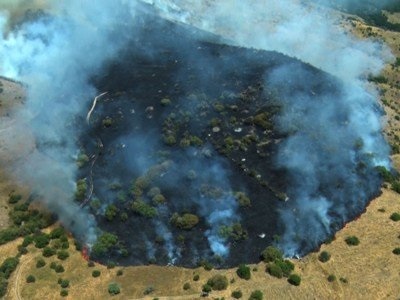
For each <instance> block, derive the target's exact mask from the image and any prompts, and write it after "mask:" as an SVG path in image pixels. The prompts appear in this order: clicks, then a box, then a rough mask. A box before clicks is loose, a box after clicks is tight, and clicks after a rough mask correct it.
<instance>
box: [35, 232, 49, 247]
mask: <svg viewBox="0 0 400 300" xmlns="http://www.w3.org/2000/svg"><path fill="white" fill-rule="evenodd" d="M49 242H50V238H49V236H48V235H47V234H44V233H43V234H40V235H37V236H35V237H34V243H35V247H36V248H39V249H42V248H44V247H46V246H47V245H48V244H49Z"/></svg>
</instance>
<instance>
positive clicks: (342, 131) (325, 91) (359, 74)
mask: <svg viewBox="0 0 400 300" xmlns="http://www.w3.org/2000/svg"><path fill="white" fill-rule="evenodd" d="M169 2H170V3H173V5H172V4H171V6H170V7H171V8H170V9H165V7H161V8H160V9H161V11H163V13H164V14H165V15H167V16H168V17H170V18H173V19H175V20H178V21H181V22H187V23H190V24H194V25H196V26H198V27H200V28H202V29H204V30H207V31H211V32H213V33H216V34H219V35H222V36H224V37H225V38H228V39H229V40H230V42H231V43H232V44H234V45H240V46H244V47H254V48H257V49H264V50H275V51H278V52H282V53H284V54H287V55H289V56H292V57H296V58H298V59H300V60H301V61H303V62H306V63H309V64H311V65H313V66H315V67H317V68H320V69H322V70H324V71H326V72H327V73H330V74H332V75H334V76H336V77H337V78H338V81H336V83H334V84H333V86H330V87H327V86H326V85H324V83H323V79H321V78H316V76H315V75H313V72H312V71H311V70H308V69H306V68H305V67H304V66H302V65H300V64H294V65H288V66H285V67H279V68H278V69H276V70H274V71H273V72H271V73H269V74H266V75H265V77H266V85H267V86H268V87H269V88H273V89H277V90H279V92H280V95H281V97H282V98H281V99H280V101H281V102H280V104H281V105H282V112H281V115H280V116H279V117H278V118H277V119H276V125H277V126H278V128H279V130H280V131H281V132H282V133H286V134H287V135H288V136H289V137H288V138H287V139H286V140H285V141H284V142H283V143H282V144H281V145H280V147H279V154H278V155H277V162H276V164H277V166H280V167H282V168H284V169H285V170H286V171H287V172H288V173H289V178H290V179H289V188H288V190H287V193H288V195H289V201H288V202H287V203H285V205H284V207H283V208H282V210H281V218H282V221H283V223H284V224H285V233H284V235H283V237H282V239H281V242H280V246H281V247H282V248H283V249H284V251H285V254H286V255H289V256H293V255H301V254H304V251H309V250H312V249H313V248H315V247H317V246H318V245H319V244H320V243H321V242H323V241H324V240H325V239H326V238H327V237H328V236H329V235H331V234H332V233H333V232H334V231H335V230H337V229H338V228H340V226H342V225H343V223H344V222H346V221H348V220H349V219H350V218H352V217H354V216H355V215H356V214H358V213H360V212H361V211H362V210H363V208H364V207H365V205H366V203H367V201H368V200H369V199H370V198H371V197H372V196H373V193H374V191H376V190H377V189H378V188H379V179H378V177H377V176H376V174H375V173H374V172H373V168H374V167H375V166H379V165H382V166H385V167H389V166H390V160H389V148H388V145H387V143H386V142H385V140H384V138H383V136H382V133H381V131H382V127H381V126H382V125H381V124H382V122H381V117H382V110H381V109H380V108H379V105H378V103H377V99H378V93H377V92H376V91H375V90H374V88H373V87H371V86H369V85H368V83H367V82H366V78H367V76H368V75H370V74H375V75H376V74H378V73H379V72H380V71H381V70H382V68H383V66H384V64H385V63H387V62H388V61H390V60H391V59H392V55H391V53H390V51H389V50H388V48H387V47H386V46H385V45H383V44H382V43H381V42H378V41H373V40H359V39H357V38H356V37H354V36H352V35H351V34H349V33H348V32H346V31H344V30H343V27H342V26H341V23H342V22H343V19H342V18H341V17H340V16H339V15H338V14H337V13H332V11H330V10H329V9H326V8H321V7H319V6H317V5H312V4H304V2H302V1H292V0H286V1H207V2H198V1H178V0H177V1H169ZM153 4H154V5H156V6H157V5H158V2H157V1H153ZM177 4H178V5H180V9H181V10H183V11H184V13H182V12H180V11H179V10H177V9H176V7H175V6H176V5H177ZM345 4H347V5H358V4H359V3H358V2H357V1H345ZM386 4H390V1H388V2H387V3H383V2H382V5H386ZM171 12H172V13H171ZM326 79H327V78H325V80H326ZM330 80H332V78H330ZM287 87H290V90H289V89H288V88H287ZM293 91H296V92H293ZM360 168H365V170H364V171H361V170H360ZM368 172H370V173H368ZM367 173H368V174H367Z"/></svg>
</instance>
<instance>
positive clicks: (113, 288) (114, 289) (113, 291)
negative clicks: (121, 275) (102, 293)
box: [108, 282, 121, 295]
mask: <svg viewBox="0 0 400 300" xmlns="http://www.w3.org/2000/svg"><path fill="white" fill-rule="evenodd" d="M120 292H121V289H120V288H119V285H118V284H117V283H115V282H112V283H110V284H109V285H108V293H109V294H110V295H117V294H119V293H120Z"/></svg>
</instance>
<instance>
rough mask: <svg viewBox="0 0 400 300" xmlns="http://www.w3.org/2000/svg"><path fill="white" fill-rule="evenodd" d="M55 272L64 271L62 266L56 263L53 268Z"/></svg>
mask: <svg viewBox="0 0 400 300" xmlns="http://www.w3.org/2000/svg"><path fill="white" fill-rule="evenodd" d="M54 271H56V273H63V272H64V271H65V269H64V267H63V266H62V265H57V266H56V267H55V269H54Z"/></svg>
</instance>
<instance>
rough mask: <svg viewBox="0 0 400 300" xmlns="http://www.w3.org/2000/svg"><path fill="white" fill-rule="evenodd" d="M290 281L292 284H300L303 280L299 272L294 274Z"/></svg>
mask: <svg viewBox="0 0 400 300" xmlns="http://www.w3.org/2000/svg"><path fill="white" fill-rule="evenodd" d="M288 282H289V283H290V284H292V285H295V286H298V285H300V282H301V277H300V276H299V275H297V274H292V275H290V276H289V278H288Z"/></svg>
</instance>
